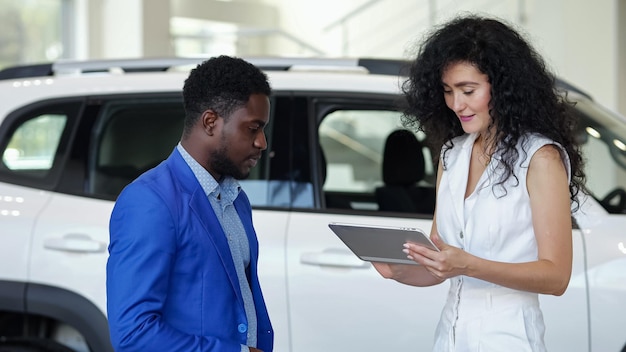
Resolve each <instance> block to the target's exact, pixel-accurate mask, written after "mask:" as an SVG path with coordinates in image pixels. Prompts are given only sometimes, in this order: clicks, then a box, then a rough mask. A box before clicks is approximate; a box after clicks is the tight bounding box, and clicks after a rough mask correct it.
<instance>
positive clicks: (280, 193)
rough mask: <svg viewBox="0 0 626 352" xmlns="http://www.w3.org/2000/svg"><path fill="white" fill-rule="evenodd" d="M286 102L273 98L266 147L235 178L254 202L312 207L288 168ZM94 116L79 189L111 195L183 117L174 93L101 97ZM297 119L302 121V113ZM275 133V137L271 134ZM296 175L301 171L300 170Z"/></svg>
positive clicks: (147, 164) (169, 147)
mask: <svg viewBox="0 0 626 352" xmlns="http://www.w3.org/2000/svg"><path fill="white" fill-rule="evenodd" d="M292 103H293V99H291V98H273V101H272V104H271V107H272V111H271V114H272V117H271V118H270V123H269V124H268V126H266V127H265V136H266V139H267V143H268V149H267V150H266V151H265V152H264V153H263V155H262V157H261V159H260V160H259V162H258V164H257V166H256V167H254V168H252V170H251V172H250V175H249V177H248V178H247V179H245V180H240V181H239V182H240V184H241V186H242V188H243V189H244V190H245V191H246V194H247V195H248V198H249V199H250V203H251V204H252V206H254V207H283V208H287V207H291V206H293V205H294V204H299V205H300V206H302V207H312V204H313V201H312V199H313V196H312V195H313V188H312V185H311V183H310V181H309V180H307V179H301V177H302V176H298V175H294V174H293V173H292V172H291V170H293V169H294V168H292V166H293V165H292V163H291V161H290V160H291V158H292V157H293V153H294V152H293V151H292V150H291V148H290V145H291V143H292V138H291V137H290V136H289V133H290V130H291V129H292V126H293V124H295V123H296V122H293V123H292V122H290V121H289V120H290V119H291V116H292V115H293V111H292V107H293V104H292ZM305 107H306V105H303V107H302V110H303V111H306V110H305ZM97 115H98V116H97V117H96V123H95V124H94V126H93V131H92V132H91V134H92V137H91V140H90V142H89V147H88V149H89V157H88V158H87V161H86V163H87V170H88V171H87V176H86V178H87V182H86V185H87V186H86V190H85V192H86V193H87V194H88V195H90V196H95V197H97V198H103V199H111V200H114V199H115V198H117V196H118V194H119V193H120V192H121V191H122V189H123V188H124V187H125V186H126V185H128V184H129V183H130V182H132V181H133V180H134V179H135V178H137V177H139V176H140V175H141V174H142V173H144V172H146V171H148V170H149V169H151V168H153V167H155V166H157V165H158V164H159V163H160V162H162V161H163V160H165V159H166V158H167V157H168V156H169V155H170V153H172V151H173V150H174V147H175V146H176V145H177V144H178V142H179V141H180V138H181V134H182V130H183V123H184V117H185V113H184V109H183V104H182V100H181V98H180V96H178V95H177V96H169V97H163V96H159V97H154V98H151V97H145V96H144V97H137V98H133V97H128V98H119V99H112V100H108V101H106V100H105V101H103V102H102V103H101V106H100V107H98V113H97ZM301 118H302V119H303V121H305V122H306V121H307V120H306V115H302V116H301ZM281 121H282V122H281ZM276 134H277V135H278V136H279V138H274V136H275V135H276ZM76 148H78V146H76ZM306 152H307V150H305V153H306ZM306 156H308V155H306ZM306 156H304V157H303V156H301V157H300V159H301V160H302V161H301V162H300V163H302V162H307V163H308V158H307V157H306ZM295 169H297V167H296V168H295ZM297 174H299V175H302V174H304V173H303V172H302V170H300V171H298V172H297ZM307 176H308V174H307Z"/></svg>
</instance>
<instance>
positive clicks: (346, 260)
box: [300, 248, 371, 269]
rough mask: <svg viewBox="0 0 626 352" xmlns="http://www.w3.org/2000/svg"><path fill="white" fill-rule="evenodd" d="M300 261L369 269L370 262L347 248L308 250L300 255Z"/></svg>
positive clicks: (320, 264) (337, 266)
mask: <svg viewBox="0 0 626 352" xmlns="http://www.w3.org/2000/svg"><path fill="white" fill-rule="evenodd" d="M300 263H302V264H307V265H317V266H329V267H335V268H353V269H367V268H369V267H370V266H371V264H370V263H369V262H366V261H363V260H361V259H359V258H358V257H357V256H356V255H354V253H352V252H350V251H349V250H347V249H340V248H327V249H325V250H323V251H322V252H307V253H302V256H300Z"/></svg>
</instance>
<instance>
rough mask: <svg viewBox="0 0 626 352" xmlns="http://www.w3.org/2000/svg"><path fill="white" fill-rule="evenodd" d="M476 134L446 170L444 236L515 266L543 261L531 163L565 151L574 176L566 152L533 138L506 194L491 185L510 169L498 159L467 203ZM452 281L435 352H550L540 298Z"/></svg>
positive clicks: (440, 203) (450, 155)
mask: <svg viewBox="0 0 626 352" xmlns="http://www.w3.org/2000/svg"><path fill="white" fill-rule="evenodd" d="M476 137H477V135H476V134H466V135H463V136H460V137H457V138H455V139H454V140H453V142H454V147H453V148H452V149H450V150H448V152H447V153H446V155H445V158H446V159H445V160H446V163H447V164H446V165H447V169H446V170H444V171H443V174H442V178H441V183H440V185H439V193H438V195H437V228H438V232H439V234H440V236H441V237H442V239H443V240H444V241H445V242H446V243H448V244H450V245H452V246H455V247H459V248H462V249H464V250H465V251H467V252H469V253H471V254H473V255H476V256H478V257H481V258H484V259H488V260H494V261H501V262H511V263H517V262H528V261H534V260H537V241H536V239H535V234H534V230H533V226H532V217H531V209H530V199H529V197H528V190H527V188H526V175H527V171H528V165H529V163H530V159H531V158H532V156H533V155H534V154H535V152H536V151H537V150H538V149H539V148H541V147H542V146H544V145H546V144H554V145H557V146H559V147H560V148H561V151H562V152H561V155H562V158H563V163H564V165H565V166H566V170H567V171H568V175H569V174H570V162H569V158H568V157H567V153H566V152H565V151H564V150H563V148H562V147H561V146H560V145H559V144H557V143H555V142H554V141H552V140H550V139H547V138H545V137H542V136H540V135H535V134H532V135H528V136H526V138H524V140H523V141H520V143H518V147H517V149H518V151H519V155H520V157H519V160H518V162H517V165H516V166H515V175H516V176H517V180H516V179H515V178H513V177H510V178H509V180H507V182H506V183H505V186H506V195H504V190H503V189H502V188H501V187H498V186H496V187H495V188H493V187H492V185H493V184H494V183H495V182H497V180H498V179H499V177H498V176H499V175H500V173H501V172H502V169H503V168H502V167H501V166H499V159H500V158H499V156H498V155H494V156H493V157H492V160H491V162H490V163H489V165H488V166H487V169H486V170H485V172H484V173H483V175H482V176H481V178H480V179H479V181H478V183H477V185H476V188H475V190H474V192H473V193H472V194H471V195H470V196H469V197H468V198H467V199H464V196H465V190H466V186H467V178H468V172H469V162H470V157H471V153H472V146H473V144H474V141H475V139H476ZM522 145H523V146H524V150H525V152H524V150H522V148H521V146H522ZM441 157H442V158H443V157H444V154H443V153H442V155H441ZM568 177H569V176H568ZM503 195H504V196H503ZM448 281H450V291H449V293H448V298H447V301H446V304H445V306H444V308H443V311H442V313H441V319H440V321H439V324H438V326H437V330H436V336H435V345H434V348H433V350H434V351H437V352H439V351H471V352H477V351H482V352H485V351H494V352H501V351H532V352H539V351H545V350H546V349H545V345H544V341H543V335H544V330H545V327H544V323H543V315H542V313H541V309H540V307H539V300H538V294H536V293H530V292H524V291H518V290H513V289H509V288H506V287H502V286H499V285H496V284H492V283H489V282H486V281H483V280H479V279H475V278H471V277H466V276H459V277H456V278H452V279H450V280H448Z"/></svg>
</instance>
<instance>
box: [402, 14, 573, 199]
mask: <svg viewBox="0 0 626 352" xmlns="http://www.w3.org/2000/svg"><path fill="white" fill-rule="evenodd" d="M460 62H466V63H470V64H472V65H473V66H474V67H476V68H477V69H478V70H479V71H480V72H481V73H483V74H486V75H487V77H488V80H489V83H490V84H491V101H490V103H489V107H490V115H491V118H492V122H491V126H490V130H492V129H493V130H494V131H495V132H494V133H493V135H492V136H489V138H490V139H491V140H493V141H495V144H496V146H497V148H498V151H499V152H501V153H502V160H501V162H502V166H503V167H504V175H503V177H502V179H500V180H499V181H498V182H497V183H496V184H495V185H494V187H495V186H500V187H504V184H505V182H506V181H507V180H508V179H509V178H510V177H514V178H515V179H517V176H516V175H515V173H514V169H513V165H515V163H516V162H517V161H518V159H519V158H520V157H526V156H520V155H518V152H517V149H516V145H517V144H518V141H520V139H521V138H523V136H524V135H526V134H529V133H538V134H541V135H543V136H545V137H547V138H550V139H552V140H554V141H555V142H557V143H559V144H561V146H563V148H564V149H565V151H566V152H567V154H568V156H569V159H570V163H571V170H572V173H571V181H570V184H569V188H570V197H571V201H572V203H573V204H576V206H578V200H577V194H578V191H579V190H581V189H583V184H584V179H585V174H584V171H583V160H582V155H581V152H580V149H579V146H578V145H577V144H576V143H575V131H576V117H575V115H574V114H573V104H571V103H569V102H568V101H567V99H566V96H564V95H561V94H559V92H558V91H557V89H556V86H555V77H554V75H553V74H552V73H550V72H549V71H548V69H547V67H546V64H545V62H544V61H543V59H542V58H541V56H540V55H539V54H538V53H537V52H536V51H535V50H534V49H533V48H532V47H531V46H530V44H528V43H527V42H526V40H524V38H523V37H522V36H521V35H520V34H519V33H518V32H516V31H515V30H513V29H512V28H511V27H510V26H508V25H506V24H504V23H503V22H501V21H499V20H496V19H492V18H485V17H480V16H475V15H469V16H463V17H458V18H455V19H453V20H451V21H450V22H448V23H445V24H443V25H441V26H440V27H436V28H435V29H434V30H433V32H432V33H431V34H430V35H429V36H428V37H427V38H426V39H425V41H424V42H423V43H422V45H421V46H420V48H419V51H418V53H417V58H416V59H415V60H414V61H413V62H412V63H411V67H410V72H409V78H408V80H407V81H406V82H404V84H403V86H402V90H403V92H404V95H405V98H406V99H407V102H406V103H407V105H405V107H404V121H403V122H404V124H405V125H406V126H407V127H409V128H413V129H416V130H421V131H423V132H425V133H426V136H427V138H428V140H427V142H428V143H429V146H430V147H431V148H433V149H434V150H439V149H440V148H444V149H443V150H442V152H443V155H444V156H445V153H446V152H447V151H448V150H449V149H450V148H451V147H452V145H451V144H450V143H449V141H450V140H451V139H452V138H454V137H456V136H460V135H462V134H464V131H463V129H462V127H461V123H460V121H459V119H458V118H457V116H456V114H455V113H454V112H453V111H452V110H450V109H449V108H448V107H447V106H446V103H445V100H444V94H443V93H444V92H443V85H442V81H441V79H442V74H443V72H444V70H445V69H446V68H447V67H449V66H450V65H452V64H456V63H460ZM443 167H444V169H445V167H446V165H445V158H444V160H443ZM505 191H506V190H505ZM505 194H506V193H505Z"/></svg>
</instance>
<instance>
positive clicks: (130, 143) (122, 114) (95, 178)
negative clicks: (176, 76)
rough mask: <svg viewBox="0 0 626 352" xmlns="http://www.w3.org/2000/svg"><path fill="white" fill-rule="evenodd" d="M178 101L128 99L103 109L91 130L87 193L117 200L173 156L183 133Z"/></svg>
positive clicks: (180, 109)
mask: <svg viewBox="0 0 626 352" xmlns="http://www.w3.org/2000/svg"><path fill="white" fill-rule="evenodd" d="M183 118H184V112H183V107H182V103H181V102H180V99H171V100H168V99H158V100H157V99H128V100H116V101H110V102H108V103H106V104H104V105H103V107H102V109H101V114H100V118H99V119H98V122H97V123H96V126H95V128H94V137H93V138H92V145H91V147H90V149H91V156H92V157H91V158H90V159H89V165H88V170H89V172H88V179H89V182H88V185H89V189H88V193H90V194H94V195H99V196H104V197H106V196H109V197H117V195H118V194H119V193H120V192H121V190H122V189H123V188H124V187H125V186H126V185H127V184H129V183H130V182H131V181H132V180H134V179H135V178H137V177H138V176H139V175H141V174H142V173H143V172H145V171H147V170H149V169H151V168H153V167H155V166H156V165H158V164H159V163H160V162H161V161H163V160H164V159H165V158H167V156H168V155H169V154H170V153H171V152H172V150H173V148H174V146H175V145H176V144H177V143H178V141H179V139H180V135H181V131H182V125H183Z"/></svg>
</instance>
